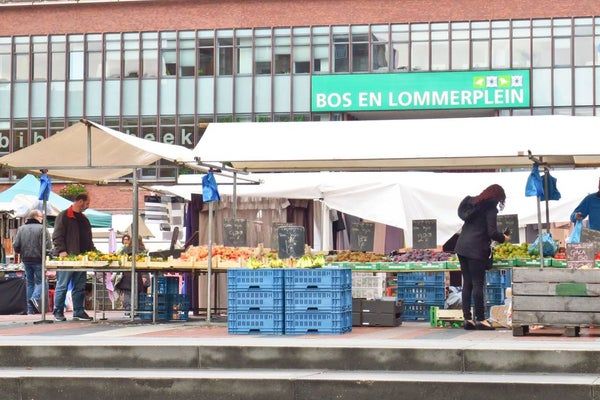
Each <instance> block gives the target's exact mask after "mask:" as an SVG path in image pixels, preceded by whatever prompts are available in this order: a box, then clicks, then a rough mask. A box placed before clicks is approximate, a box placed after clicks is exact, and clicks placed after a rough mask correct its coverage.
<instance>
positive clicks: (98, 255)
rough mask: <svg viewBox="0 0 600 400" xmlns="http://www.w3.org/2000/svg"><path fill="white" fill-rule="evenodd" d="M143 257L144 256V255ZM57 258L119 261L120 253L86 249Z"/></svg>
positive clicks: (63, 259)
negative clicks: (83, 251)
mask: <svg viewBox="0 0 600 400" xmlns="http://www.w3.org/2000/svg"><path fill="white" fill-rule="evenodd" d="M144 258H145V256H144ZM57 259H58V260H60V261H83V260H88V261H107V262H113V261H120V260H121V255H120V254H113V253H110V254H107V253H102V252H99V251H87V252H85V253H82V254H69V255H67V256H66V257H57Z"/></svg>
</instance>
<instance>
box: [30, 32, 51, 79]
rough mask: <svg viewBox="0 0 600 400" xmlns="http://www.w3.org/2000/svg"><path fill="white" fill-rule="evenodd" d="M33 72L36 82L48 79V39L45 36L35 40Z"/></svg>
mask: <svg viewBox="0 0 600 400" xmlns="http://www.w3.org/2000/svg"><path fill="white" fill-rule="evenodd" d="M32 67H33V72H32V78H33V80H34V81H45V80H47V79H48V39H47V38H46V37H45V36H37V37H34V38H33V65H32Z"/></svg>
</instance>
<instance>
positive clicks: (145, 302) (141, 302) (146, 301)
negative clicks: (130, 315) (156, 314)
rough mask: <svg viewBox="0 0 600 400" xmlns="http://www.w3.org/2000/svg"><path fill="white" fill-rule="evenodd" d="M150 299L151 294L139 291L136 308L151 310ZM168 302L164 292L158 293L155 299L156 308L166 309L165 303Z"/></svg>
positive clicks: (151, 298) (151, 297)
mask: <svg viewBox="0 0 600 400" xmlns="http://www.w3.org/2000/svg"><path fill="white" fill-rule="evenodd" d="M152 300H153V296H152V295H151V294H146V293H140V294H139V296H138V308H139V309H140V310H142V311H152ZM168 303H169V296H168V295H166V294H159V295H158V298H157V299H156V308H157V310H159V311H161V310H166V309H167V304H168Z"/></svg>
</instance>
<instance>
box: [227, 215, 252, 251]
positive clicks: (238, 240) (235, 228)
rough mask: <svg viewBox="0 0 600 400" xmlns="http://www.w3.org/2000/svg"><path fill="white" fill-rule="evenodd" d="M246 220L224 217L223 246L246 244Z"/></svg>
mask: <svg viewBox="0 0 600 400" xmlns="http://www.w3.org/2000/svg"><path fill="white" fill-rule="evenodd" d="M247 232H248V221H246V220H245V219H239V218H236V219H225V221H224V222H223V244H225V246H233V247H242V246H247V245H248V243H247Z"/></svg>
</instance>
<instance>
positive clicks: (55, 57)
mask: <svg viewBox="0 0 600 400" xmlns="http://www.w3.org/2000/svg"><path fill="white" fill-rule="evenodd" d="M50 42H51V43H52V46H51V49H52V56H51V64H50V70H51V71H52V75H51V76H52V80H53V81H64V80H65V74H66V62H67V58H66V54H65V51H66V43H65V37H64V36H52V37H51V38H50Z"/></svg>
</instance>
